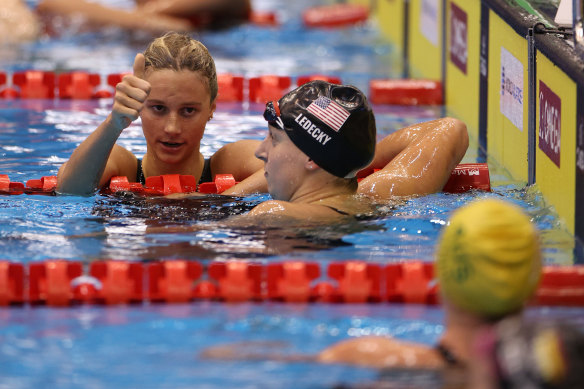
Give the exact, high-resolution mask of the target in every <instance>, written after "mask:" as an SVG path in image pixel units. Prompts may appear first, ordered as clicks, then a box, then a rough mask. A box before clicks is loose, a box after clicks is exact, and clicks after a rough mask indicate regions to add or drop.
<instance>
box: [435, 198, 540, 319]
mask: <svg viewBox="0 0 584 389" xmlns="http://www.w3.org/2000/svg"><path fill="white" fill-rule="evenodd" d="M436 255H437V258H436V271H437V275H438V280H439V283H440V289H441V290H442V294H443V295H444V297H446V298H447V299H448V301H450V302H451V303H452V304H454V305H455V306H457V307H459V308H462V309H465V310H468V311H471V312H473V313H476V314H478V315H481V316H485V317H488V318H498V317H501V316H504V315H506V314H508V313H512V312H514V311H517V310H519V309H520V308H521V307H522V306H523V305H524V303H525V301H526V300H527V299H528V298H530V297H531V295H532V293H533V292H534V290H535V288H536V287H537V284H538V282H539V278H540V274H541V258H540V251H539V239H538V234H537V232H536V230H535V228H534V226H533V225H532V223H531V222H530V220H529V218H528V217H527V216H526V215H525V214H524V213H523V211H522V210H521V208H519V207H517V206H515V205H512V204H510V203H507V202H504V201H501V200H495V199H487V200H479V201H475V202H473V203H470V204H469V205H466V206H464V207H462V208H460V209H459V210H457V211H456V212H454V214H453V215H452V218H451V219H450V223H449V225H448V226H447V227H445V228H444V231H443V233H442V236H441V239H440V241H439V243H438V249H437V252H436Z"/></svg>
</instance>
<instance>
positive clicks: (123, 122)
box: [110, 53, 151, 132]
mask: <svg viewBox="0 0 584 389" xmlns="http://www.w3.org/2000/svg"><path fill="white" fill-rule="evenodd" d="M145 66H146V65H145V59H144V54H141V53H139V54H137V55H136V58H135V59H134V72H133V74H127V75H125V76H124V78H123V79H122V81H121V82H120V83H118V84H117V85H116V93H115V96H114V105H113V108H112V113H111V114H110V121H111V123H112V125H113V126H114V128H116V129H117V130H119V131H120V132H121V131H122V130H124V129H125V128H126V127H128V126H129V125H130V123H132V122H133V121H134V120H136V119H137V118H138V116H139V115H140V111H142V108H143V107H144V102H145V101H146V99H147V98H148V95H149V94H150V89H151V85H150V83H149V82H148V81H146V80H145V79H144V76H145Z"/></svg>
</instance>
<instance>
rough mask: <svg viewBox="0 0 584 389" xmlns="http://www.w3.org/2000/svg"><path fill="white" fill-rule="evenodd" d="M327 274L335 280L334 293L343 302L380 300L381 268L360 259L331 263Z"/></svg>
mask: <svg viewBox="0 0 584 389" xmlns="http://www.w3.org/2000/svg"><path fill="white" fill-rule="evenodd" d="M327 274H328V276H329V277H331V278H332V279H334V280H336V281H337V283H338V287H337V289H336V295H337V298H338V300H339V301H341V302H345V303H364V302H378V301H381V286H380V285H381V268H380V266H379V265H377V264H372V263H366V262H361V261H349V262H342V263H331V264H330V265H329V267H328V272H327Z"/></svg>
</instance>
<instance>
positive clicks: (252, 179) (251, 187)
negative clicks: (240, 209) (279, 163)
mask: <svg viewBox="0 0 584 389" xmlns="http://www.w3.org/2000/svg"><path fill="white" fill-rule="evenodd" d="M267 192H268V182H267V181H266V177H265V175H264V168H263V167H262V168H261V169H260V170H258V171H256V172H255V173H254V174H252V175H251V176H249V177H247V178H246V179H245V180H243V181H241V182H239V183H238V184H237V185H235V186H232V187H231V188H229V189H227V190H226V191H225V192H223V193H222V194H224V195H230V196H247V195H249V194H252V193H267Z"/></svg>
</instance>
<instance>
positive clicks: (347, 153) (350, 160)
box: [264, 80, 376, 178]
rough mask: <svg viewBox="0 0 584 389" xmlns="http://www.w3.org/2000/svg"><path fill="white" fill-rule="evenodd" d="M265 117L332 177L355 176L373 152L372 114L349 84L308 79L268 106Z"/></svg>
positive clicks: (358, 93) (373, 122) (373, 126)
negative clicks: (308, 80)
mask: <svg viewBox="0 0 584 389" xmlns="http://www.w3.org/2000/svg"><path fill="white" fill-rule="evenodd" d="M264 118H265V119H266V120H267V121H268V122H269V124H270V125H272V126H274V127H276V128H279V129H281V130H285V131H286V133H287V134H288V136H289V137H290V139H291V140H292V142H294V144H295V145H296V147H298V148H299V149H300V150H302V152H304V154H306V155H307V156H308V157H310V159H312V160H313V161H314V162H316V163H317V164H318V166H320V167H321V168H323V169H324V170H326V171H327V172H329V173H331V174H333V175H335V176H337V177H341V178H352V177H355V175H356V174H357V172H358V171H359V170H361V169H363V168H364V167H366V166H367V165H368V164H369V163H370V162H371V160H372V159H373V155H374V154H375V141H376V139H375V136H376V135H375V131H376V130H375V117H374V116H373V111H372V110H371V108H370V107H369V104H368V103H367V98H366V97H365V95H364V94H363V93H362V92H361V91H360V90H359V89H357V88H355V87H354V86H351V85H336V84H331V83H328V82H325V81H320V80H317V81H311V82H309V83H306V84H304V85H302V86H300V87H298V88H296V89H295V90H293V91H291V92H289V93H287V94H286V95H285V96H284V97H282V98H281V99H280V100H279V101H278V102H277V103H276V102H270V103H268V104H267V105H266V110H265V112H264Z"/></svg>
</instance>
